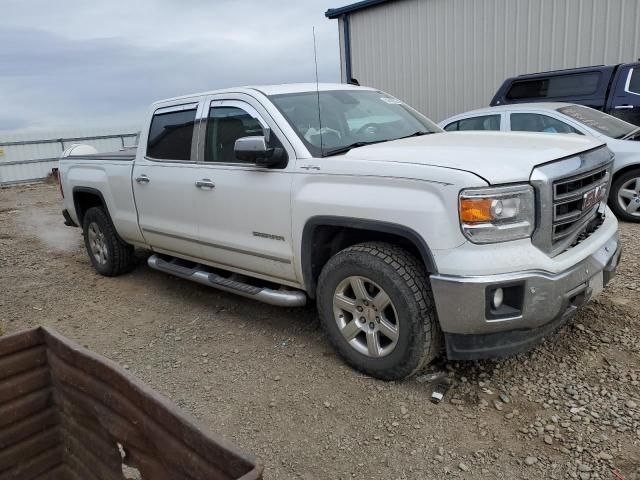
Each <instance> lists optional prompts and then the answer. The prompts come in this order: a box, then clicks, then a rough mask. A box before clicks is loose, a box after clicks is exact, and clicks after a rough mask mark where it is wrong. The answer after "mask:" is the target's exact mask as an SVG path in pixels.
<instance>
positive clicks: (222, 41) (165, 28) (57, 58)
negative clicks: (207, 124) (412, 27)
mask: <svg viewBox="0 0 640 480" xmlns="http://www.w3.org/2000/svg"><path fill="white" fill-rule="evenodd" d="M345 3H351V2H349V1H346V0H329V1H328V0H304V1H296V0H263V1H259V0H128V1H124V0H108V1H102V2H98V1H87V0H56V1H55V2H53V1H51V0H2V28H0V105H2V108H1V109H0V133H1V132H2V131H5V132H6V131H19V132H25V131H34V130H51V129H58V128H60V129H64V128H66V127H77V126H92V127H93V126H97V127H99V126H133V127H138V125H139V124H140V123H141V122H142V119H143V117H144V113H145V111H146V108H147V107H148V105H149V103H151V102H152V101H154V100H158V99H161V98H166V97H171V96H176V95H181V94H186V93H193V92H198V91H203V90H212V89H216V88H223V87H229V86H234V85H247V84H268V83H285V82H300V81H313V80H314V75H315V71H314V65H313V39H312V27H313V26H315V27H316V38H317V44H318V70H319V77H320V81H339V78H340V67H339V53H338V26H337V22H336V21H335V20H328V19H326V18H325V17H324V12H325V11H326V10H327V9H328V8H332V7H337V6H341V5H344V4H345Z"/></svg>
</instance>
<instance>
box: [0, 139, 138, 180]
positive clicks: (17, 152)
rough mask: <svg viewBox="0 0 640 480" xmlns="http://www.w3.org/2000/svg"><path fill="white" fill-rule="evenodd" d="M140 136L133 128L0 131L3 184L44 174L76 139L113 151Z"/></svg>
mask: <svg viewBox="0 0 640 480" xmlns="http://www.w3.org/2000/svg"><path fill="white" fill-rule="evenodd" d="M137 136H138V134H137V132H136V130H135V129H133V128H122V129H117V130H114V129H102V130H95V129H94V130H75V131H65V132H46V133H30V134H0V184H5V185H6V184H13V183H20V182H27V181H34V180H38V179H42V178H45V177H46V176H47V175H48V174H49V173H50V172H51V168H53V167H55V166H56V165H57V159H58V158H59V157H60V155H61V154H62V152H63V151H64V150H65V149H67V148H69V147H70V146H71V145H73V144H75V143H83V144H87V145H91V146H93V147H95V148H96V150H98V152H113V151H117V150H121V149H122V148H123V147H130V146H133V145H135V144H136V143H137Z"/></svg>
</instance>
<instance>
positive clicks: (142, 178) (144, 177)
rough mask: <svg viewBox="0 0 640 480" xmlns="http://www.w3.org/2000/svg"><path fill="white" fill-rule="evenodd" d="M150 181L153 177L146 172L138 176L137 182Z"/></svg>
mask: <svg viewBox="0 0 640 480" xmlns="http://www.w3.org/2000/svg"><path fill="white" fill-rule="evenodd" d="M150 181H151V179H150V178H149V177H147V176H146V175H145V174H142V175H140V176H139V177H136V182H138V183H149V182H150Z"/></svg>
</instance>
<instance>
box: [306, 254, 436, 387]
mask: <svg viewBox="0 0 640 480" xmlns="http://www.w3.org/2000/svg"><path fill="white" fill-rule="evenodd" d="M317 297H318V311H319V314H320V320H321V322H322V324H323V327H324V328H325V330H326V332H327V334H328V337H329V340H330V341H331V343H332V345H333V347H334V348H335V349H336V350H337V351H338V353H339V354H340V356H342V358H344V360H345V361H346V362H347V363H348V364H350V365H351V366H352V367H354V368H356V369H357V370H360V371H362V372H364V373H367V374H369V375H371V376H373V377H376V378H380V379H383V380H398V379H401V378H405V377H409V376H411V375H413V374H415V373H417V372H418V371H419V370H420V369H422V368H423V367H424V366H426V365H427V364H428V363H429V362H430V361H431V360H433V359H434V358H435V356H436V355H437V354H438V353H439V345H440V343H441V340H440V336H441V334H440V331H439V328H438V321H437V319H436V314H435V310H434V307H433V300H432V294H431V288H430V286H429V282H428V280H427V274H426V271H425V269H424V266H423V265H422V264H421V262H419V261H418V259H416V258H415V257H414V256H413V255H411V254H410V253H409V252H407V251H406V250H404V249H402V248H399V247H397V246H395V245H391V244H387V243H381V242H372V243H363V244H358V245H354V246H352V247H349V248H346V249H344V250H342V251H341V252H339V253H337V254H336V255H335V256H333V257H332V258H331V259H330V260H329V261H328V262H327V264H326V265H325V266H324V268H323V269H322V273H321V274H320V278H319V280H318V295H317Z"/></svg>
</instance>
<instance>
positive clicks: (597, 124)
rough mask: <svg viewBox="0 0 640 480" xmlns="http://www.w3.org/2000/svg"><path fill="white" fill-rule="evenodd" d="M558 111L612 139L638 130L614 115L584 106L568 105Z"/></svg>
mask: <svg viewBox="0 0 640 480" xmlns="http://www.w3.org/2000/svg"><path fill="white" fill-rule="evenodd" d="M558 111H559V112H560V113H562V114H564V115H566V116H567V117H571V118H573V119H575V120H577V121H579V122H580V123H584V124H585V125H586V126H587V127H591V128H593V129H594V130H597V131H598V132H600V133H601V134H603V135H606V136H607V137H611V138H623V137H626V136H627V135H629V134H630V133H631V132H633V131H634V130H637V128H638V127H636V126H635V125H631V124H630V123H627V122H625V121H624V120H620V119H619V118H616V117H614V116H612V115H607V114H606V113H602V112H601V111H599V110H595V109H593V108H589V107H583V106H582V105H568V106H566V107H560V108H558Z"/></svg>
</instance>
